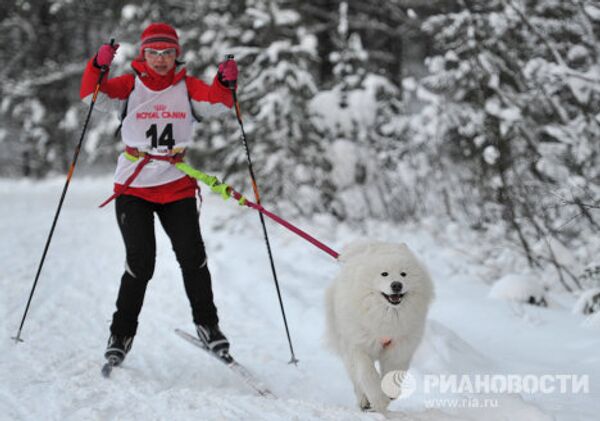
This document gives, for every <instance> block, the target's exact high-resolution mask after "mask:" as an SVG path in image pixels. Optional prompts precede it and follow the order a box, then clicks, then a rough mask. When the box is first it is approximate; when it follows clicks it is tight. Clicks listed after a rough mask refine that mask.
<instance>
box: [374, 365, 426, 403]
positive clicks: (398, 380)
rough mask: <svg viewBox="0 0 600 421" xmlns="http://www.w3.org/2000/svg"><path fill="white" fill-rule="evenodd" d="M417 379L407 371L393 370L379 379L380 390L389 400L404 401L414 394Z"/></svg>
mask: <svg viewBox="0 0 600 421" xmlns="http://www.w3.org/2000/svg"><path fill="white" fill-rule="evenodd" d="M416 389H417V379H416V378H415V376H413V375H412V374H410V373H409V372H408V371H403V370H393V371H390V372H389V373H387V374H386V375H385V376H383V379H381V390H383V393H385V394H386V395H387V396H388V397H389V398H391V399H397V398H400V399H404V398H408V397H409V396H410V395H412V394H413V393H415V390H416Z"/></svg>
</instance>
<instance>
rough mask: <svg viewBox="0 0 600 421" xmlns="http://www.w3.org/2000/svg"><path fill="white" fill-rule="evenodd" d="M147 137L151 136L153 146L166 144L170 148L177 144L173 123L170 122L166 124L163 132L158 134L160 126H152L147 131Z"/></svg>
mask: <svg viewBox="0 0 600 421" xmlns="http://www.w3.org/2000/svg"><path fill="white" fill-rule="evenodd" d="M146 137H149V138H151V141H152V147H153V148H158V147H159V146H166V147H167V148H169V149H173V146H175V139H173V124H172V123H169V124H167V125H166V126H165V128H164V130H163V132H162V133H161V134H160V137H159V136H158V127H157V126H156V124H153V125H151V126H150V128H149V129H148V130H147V131H146Z"/></svg>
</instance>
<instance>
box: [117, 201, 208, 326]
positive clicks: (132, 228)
mask: <svg viewBox="0 0 600 421" xmlns="http://www.w3.org/2000/svg"><path fill="white" fill-rule="evenodd" d="M115 209H116V212H117V221H118V223H119V228H120V229H121V234H122V235H123V240H124V241H125V249H126V254H127V261H126V270H125V273H124V274H123V277H122V278H121V288H120V289H119V296H118V298H117V311H116V312H115V313H114V315H113V321H112V325H111V327H110V330H111V333H113V334H117V335H126V336H134V335H135V333H136V330H137V325H138V315H139V314H140V311H141V309H142V304H143V303H144V295H145V293H146V286H147V285H148V281H150V279H151V278H152V274H153V273H154V264H155V260H156V240H155V236H154V213H156V214H157V215H158V218H159V220H160V223H161V224H162V226H163V228H164V230H165V231H166V233H167V235H168V236H169V238H170V239H171V244H172V246H173V250H174V251H175V256H176V257H177V261H178V262H179V266H180V267H181V272H182V274H183V282H184V285H185V291H186V293H187V296H188V299H189V301H190V305H191V307H192V316H193V319H194V323H196V324H209V325H212V324H216V323H218V321H219V319H218V317H217V309H216V307H215V304H214V302H213V293H212V287H211V278H210V272H209V271H208V265H207V264H206V252H205V250H204V242H203V241H202V235H201V234H200V224H199V222H198V211H197V208H196V200H195V199H194V198H189V199H183V200H179V201H176V202H172V203H167V204H162V205H161V204H157V203H152V202H148V201H146V200H143V199H140V198H138V197H135V196H128V195H122V196H119V197H118V198H117V199H116V205H115Z"/></svg>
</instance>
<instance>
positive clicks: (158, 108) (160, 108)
mask: <svg viewBox="0 0 600 421" xmlns="http://www.w3.org/2000/svg"><path fill="white" fill-rule="evenodd" d="M154 109H155V110H156V111H165V110H166V109H167V106H166V105H165V104H156V105H155V106H154Z"/></svg>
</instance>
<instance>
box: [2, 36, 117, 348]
mask: <svg viewBox="0 0 600 421" xmlns="http://www.w3.org/2000/svg"><path fill="white" fill-rule="evenodd" d="M114 43H115V40H114V38H112V39H111V40H110V45H113V44H114ZM107 71H108V67H106V66H102V68H101V69H100V76H99V77H98V83H96V88H95V89H94V94H93V96H92V102H91V103H90V109H89V111H88V114H87V117H86V119H85V123H84V124H83V131H82V132H81V137H80V138H79V143H78V144H77V146H76V147H75V153H74V154H73V159H72V161H71V165H70V167H69V172H68V174H67V179H66V181H65V186H64V187H63V190H62V194H61V196H60V200H59V202H58V208H57V209H56V213H55V214H54V220H53V221H52V226H51V227H50V233H49V234H48V238H47V240H46V246H45V247H44V252H43V253H42V258H41V260H40V264H39V266H38V269H37V273H36V275H35V279H34V281H33V286H32V287H31V292H30V293H29V299H28V300H27V305H26V306H25V312H24V313H23V318H22V319H21V325H20V326H19V331H18V332H17V336H15V337H13V338H12V339H14V340H15V342H17V343H18V342H23V340H22V339H21V331H22V330H23V325H24V324H25V318H26V317H27V312H28V311H29V306H30V305H31V299H32V298H33V293H34V292H35V288H36V286H37V283H38V280H39V279H40V274H41V273H42V267H43V266H44V260H46V254H47V253H48V248H49V247H50V241H52V235H53V234H54V228H56V222H57V221H58V216H59V215H60V210H61V209H62V205H63V202H64V200H65V196H66V195H67V189H68V188H69V184H70V183H71V178H72V177H73V172H74V171H75V165H76V164H77V158H78V157H79V151H80V150H81V145H82V144H83V138H84V137H85V132H86V130H87V126H88V122H89V121H90V117H91V115H92V111H93V110H94V105H95V104H96V98H97V97H98V92H100V84H101V83H102V79H104V75H105V74H106V72H107Z"/></svg>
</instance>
